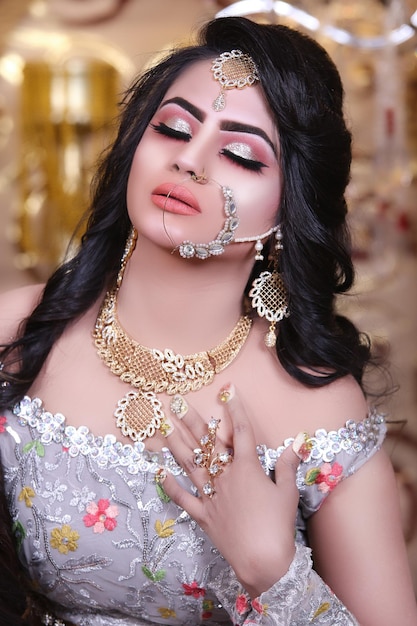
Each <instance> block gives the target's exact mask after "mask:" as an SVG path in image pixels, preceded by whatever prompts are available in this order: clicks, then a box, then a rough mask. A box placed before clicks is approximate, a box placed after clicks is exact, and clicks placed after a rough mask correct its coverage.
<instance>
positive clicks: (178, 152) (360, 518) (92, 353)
mask: <svg viewBox="0 0 417 626" xmlns="http://www.w3.org/2000/svg"><path fill="white" fill-rule="evenodd" d="M218 91H219V89H218V84H217V83H216V82H215V81H214V80H213V79H212V77H211V74H210V71H209V64H208V63H206V62H203V63H198V64H196V65H195V66H192V67H191V68H189V69H188V70H187V71H185V72H184V73H183V75H182V76H181V77H180V78H179V79H178V80H177V81H176V82H175V83H174V84H173V86H172V87H171V89H170V90H169V91H168V93H167V94H166V97H165V98H164V102H166V100H170V99H172V98H183V99H185V100H186V101H187V102H188V103H190V104H191V105H192V106H193V107H197V109H198V110H199V111H200V113H199V115H200V118H201V113H203V114H204V117H203V118H202V119H200V120H198V119H197V118H196V117H195V115H191V114H190V111H189V110H185V109H184V107H183V106H180V105H178V101H176V102H174V103H172V102H170V103H168V104H162V106H161V107H160V109H159V110H158V111H157V113H156V115H155V118H154V119H153V120H152V124H154V125H155V124H158V123H160V122H161V121H163V123H165V124H169V125H170V127H171V129H172V127H174V128H175V129H176V130H178V128H179V124H180V127H181V128H182V129H183V128H184V127H185V126H184V121H185V122H186V123H187V124H189V125H190V126H191V130H192V137H191V138H189V139H187V140H186V139H185V138H184V137H181V138H179V137H178V136H176V137H173V136H166V135H163V134H161V133H160V132H156V131H155V128H154V127H152V126H150V127H149V129H148V130H147V131H146V133H145V136H144V137H143V140H142V142H141V143H140V145H139V147H138V149H137V151H136V154H135V158H134V161H133V165H132V171H131V175H130V178H129V185H128V208H129V214H130V217H131V220H132V222H133V223H134V225H135V226H136V228H137V229H138V231H139V240H138V245H137V247H136V250H135V251H134V253H133V255H132V258H131V260H130V261H129V263H128V266H127V269H126V273H125V277H124V280H123V283H122V287H121V290H120V296H119V301H118V315H119V319H120V321H121V323H122V325H123V327H124V328H125V330H126V331H127V332H128V333H129V334H130V335H131V336H133V337H134V338H135V339H136V340H137V341H139V342H142V343H144V344H145V345H148V346H152V347H160V348H163V347H171V348H172V349H174V350H175V351H177V352H181V353H183V354H188V353H192V352H196V351H199V350H204V349H208V348H210V347H213V346H215V345H217V344H218V343H219V342H220V341H222V340H223V339H224V338H225V337H226V336H227V334H228V333H229V332H230V330H231V329H232V328H233V326H234V325H235V323H236V320H237V319H238V317H239V315H240V306H241V294H242V292H243V289H244V286H245V284H246V281H247V277H248V275H249V272H250V270H251V267H252V265H253V262H254V261H253V259H254V248H253V244H240V245H235V246H229V247H228V248H227V250H226V252H225V254H224V255H222V256H221V257H215V258H211V259H209V260H207V261H204V262H201V261H198V260H184V259H182V258H181V257H179V256H178V255H177V254H172V248H173V244H172V241H174V243H175V244H178V243H179V242H181V241H183V240H184V239H192V240H194V241H203V242H204V241H209V240H210V238H211V237H212V236H213V235H214V234H216V233H217V232H218V231H219V228H220V227H221V226H222V221H223V216H222V209H223V200H222V196H221V194H220V193H219V187H218V184H217V183H220V184H224V185H228V186H230V187H231V188H232V189H233V190H234V192H235V197H236V202H237V205H238V209H239V215H240V218H241V225H240V227H239V231H238V236H249V235H255V234H257V233H259V232H263V231H265V230H267V228H268V227H269V226H270V225H271V224H272V223H273V222H274V219H275V215H276V212H277V208H278V205H279V197H280V189H281V177H280V168H279V157H278V155H279V145H278V135H277V131H276V129H275V128H274V124H273V121H272V119H271V116H270V113H269V111H268V107H267V106H266V104H265V101H264V99H263V95H262V91H261V89H260V87H259V86H255V87H250V88H247V89H245V90H244V91H242V92H241V91H238V90H233V91H231V92H228V94H227V106H226V109H225V110H224V111H223V112H221V113H216V112H214V111H213V110H212V108H211V104H212V102H213V100H214V99H215V97H216V96H217V95H218ZM187 106H188V109H189V108H190V107H189V105H187ZM179 119H180V120H182V121H181V123H179V121H178V120H179ZM226 120H227V121H229V122H233V123H235V124H236V123H239V124H247V125H248V124H250V125H252V126H253V125H254V126H256V127H257V128H258V129H261V130H262V132H263V133H265V134H266V136H267V137H268V138H269V140H270V141H271V143H272V144H273V146H274V148H271V145H270V144H269V142H268V141H266V140H265V139H264V138H263V137H261V136H260V135H259V133H258V135H257V136H256V137H253V136H252V135H253V133H252V132H251V133H247V132H245V133H242V132H237V131H235V130H234V131H230V130H225V124H224V122H225V121H226ZM228 128H229V126H228ZM247 135H250V136H249V137H248V136H247ZM248 141H250V142H251V143H250V147H251V149H252V150H255V148H256V149H257V150H259V151H261V152H262V157H261V156H260V155H259V156H258V155H257V159H259V160H261V161H262V162H265V160H267V163H266V165H267V167H264V168H262V169H261V172H260V173H259V172H256V171H254V170H251V169H247V168H245V167H243V166H242V164H241V163H239V164H237V163H235V162H233V161H232V160H230V158H228V157H227V156H226V155H225V154H224V152H223V150H224V149H225V147H227V146H229V147H230V144H233V143H244V142H248ZM203 171H204V172H205V173H206V175H207V176H208V178H209V180H210V182H209V183H208V184H207V185H198V184H197V183H195V182H194V181H193V180H192V179H191V172H196V173H201V172H203ZM213 181H216V182H213ZM167 182H168V183H172V184H173V186H175V185H178V184H179V185H181V186H184V187H185V188H186V189H187V190H188V191H190V192H191V193H192V194H193V196H194V197H195V198H196V201H197V203H198V207H199V210H197V209H196V207H195V206H194V208H193V210H191V209H190V208H188V209H187V208H184V207H185V206H188V207H190V206H191V205H189V204H187V203H185V204H184V203H182V204H183V205H184V206H183V209H179V208H178V207H179V206H180V205H178V204H177V205H175V203H173V204H172V206H171V210H170V211H168V212H166V211H164V210H163V209H161V206H160V200H156V201H155V199H153V197H152V196H153V195H155V194H153V191H154V190H155V188H158V185H162V184H165V183H167ZM193 202H194V201H193ZM173 206H177V209H175V212H174V211H173ZM178 211H180V212H178ZM164 215H165V219H164ZM167 231H168V234H167ZM284 245H285V241H284ZM39 295H40V287H39V286H35V287H30V288H26V289H24V290H20V291H18V292H12V293H9V294H5V295H4V296H2V298H1V299H0V328H1V333H2V335H3V336H2V337H1V339H3V340H8V339H9V337H10V336H12V335H13V334H14V333H15V332H16V329H17V323H18V321H19V320H21V319H22V318H24V316H25V315H27V314H28V312H29V311H30V310H31V308H32V307H33V304H34V303H35V302H36V300H37V298H38V297H39ZM100 302H101V301H98V302H97V303H95V305H94V306H93V307H92V308H91V309H90V310H89V311H88V312H87V313H86V314H85V315H84V316H83V317H82V318H81V319H79V320H77V321H75V322H74V323H73V324H71V326H70V327H69V328H68V329H67V330H66V332H65V333H64V335H63V336H62V337H61V338H60V339H59V341H57V343H56V344H55V345H54V347H53V350H52V352H51V354H50V356H49V358H48V361H47V363H46V365H45V367H44V369H43V370H42V372H41V374H40V376H39V377H38V378H37V380H36V381H35V383H34V385H33V387H32V389H31V390H30V395H38V396H39V397H41V398H42V399H43V401H44V404H45V406H46V407H47V408H48V410H49V411H52V412H58V411H59V412H62V413H63V414H64V415H65V416H66V418H67V423H69V424H72V425H74V426H80V425H87V426H88V427H89V428H90V430H92V431H93V433H94V434H96V435H104V434H106V433H113V434H115V435H116V436H117V437H118V439H120V440H123V437H122V435H121V433H120V431H119V430H118V429H117V427H116V426H115V423H114V417H113V411H114V407H115V406H116V403H117V401H118V400H120V398H121V397H122V396H123V395H124V394H125V393H126V391H127V387H126V385H125V384H123V383H122V382H121V381H120V380H119V379H118V378H117V377H116V376H114V375H113V374H111V373H110V372H109V370H108V369H107V368H106V367H104V366H103V364H102V362H101V361H100V359H99V358H98V357H97V354H96V350H95V348H94V345H93V342H92V340H91V332H92V329H93V326H94V322H95V319H96V316H97V311H98V308H99V306H100ZM267 328H268V325H267V324H266V323H265V321H264V320H261V319H258V320H256V321H255V322H254V326H253V329H252V331H251V333H250V335H249V338H248V340H247V342H246V344H245V346H244V348H243V349H242V351H241V353H240V354H239V357H238V358H237V359H235V361H233V363H232V364H231V365H230V366H229V367H228V368H226V370H224V371H223V372H221V373H219V374H218V375H216V378H215V381H214V383H213V384H212V385H209V386H206V387H203V388H202V389H201V390H199V391H197V392H194V393H192V394H189V395H188V396H187V401H188V402H189V404H190V409H189V412H188V413H187V415H186V416H185V418H184V419H183V420H181V421H180V420H177V419H175V418H173V419H172V421H173V424H174V431H173V433H172V434H171V435H170V436H169V438H168V439H164V438H162V436H159V435H157V436H155V437H153V438H152V439H150V440H147V441H146V446H147V448H149V449H154V450H156V449H159V448H160V447H161V446H163V445H167V443H168V445H169V447H170V449H171V450H172V452H173V453H174V455H175V457H176V458H177V460H178V461H179V462H180V463H181V464H182V465H183V467H184V468H185V469H186V471H187V472H188V473H189V474H190V478H191V480H192V481H193V483H194V484H195V485H196V486H197V487H198V488H201V486H202V485H203V484H204V482H206V480H207V475H206V472H205V470H203V469H200V468H196V467H195V465H193V464H192V459H193V449H194V448H196V447H197V446H198V441H199V439H200V437H201V436H202V435H203V434H204V433H205V432H207V426H206V424H207V421H208V419H209V418H210V417H211V416H215V417H219V418H221V423H220V428H219V431H218V437H217V445H218V449H219V450H223V449H224V448H225V447H231V448H233V450H234V460H233V463H232V464H230V465H228V466H227V468H226V470H225V471H224V473H223V474H222V475H221V476H219V477H218V478H217V479H216V481H215V487H216V494H215V496H214V497H213V498H211V499H210V498H200V499H196V498H194V497H193V496H191V495H190V494H189V493H187V492H185V491H184V490H183V489H182V488H181V487H180V486H179V484H178V483H177V482H176V481H175V479H174V477H172V476H168V477H167V479H166V481H165V483H164V488H165V490H166V491H167V493H168V494H169V495H170V496H171V497H172V498H173V500H174V501H175V502H177V503H178V504H179V505H180V506H182V507H183V508H184V509H186V510H187V511H188V512H189V513H190V514H191V515H192V517H194V518H195V519H196V521H197V522H198V523H199V524H200V525H201V526H202V528H203V529H204V530H205V531H206V532H207V534H208V535H209V537H210V539H211V540H212V542H213V543H214V544H215V545H216V546H217V547H218V549H219V550H220V551H221V552H222V553H223V554H224V556H225V558H226V559H227V561H228V562H229V563H230V564H231V565H232V567H233V568H234V570H235V572H236V574H237V576H238V578H239V580H240V581H241V583H242V584H243V585H244V587H245V588H246V589H247V590H248V591H249V592H250V594H251V595H252V597H255V596H258V595H259V594H260V593H262V592H263V591H265V590H267V589H268V588H269V587H270V586H271V585H272V584H273V583H274V582H276V581H277V580H278V579H279V578H280V577H281V576H282V575H283V574H284V573H285V572H286V571H287V569H288V566H289V564H290V562H291V560H292V558H293V554H294V545H293V534H294V518H295V513H296V508H297V501H298V493H297V489H296V485H295V472H296V469H297V465H298V459H297V457H296V456H295V454H294V453H293V451H292V450H291V449H288V450H287V451H286V452H285V454H283V455H282V456H281V457H280V459H279V461H278V462H277V466H276V477H277V480H276V483H273V482H272V481H271V480H270V479H269V478H268V477H267V476H266V475H265V474H264V472H263V471H262V469H261V467H260V464H259V461H258V458H257V455H256V444H259V443H264V444H266V445H268V446H269V447H278V446H279V445H281V444H282V441H283V440H284V439H286V438H287V437H293V436H295V435H296V434H297V433H298V432H300V431H307V432H310V433H313V432H314V431H315V430H316V429H317V428H326V429H327V430H334V429H337V428H339V427H341V426H342V425H344V423H345V422H346V420H347V419H354V420H361V419H363V418H364V417H365V415H366V413H367V411H368V407H367V403H366V400H365V398H364V397H363V394H362V391H361V390H360V388H359V386H358V385H357V384H356V382H355V381H354V380H353V379H352V378H351V377H346V378H345V379H342V380H339V381H337V382H335V383H333V384H331V385H329V386H326V387H323V388H318V389H309V388H306V387H303V386H302V385H301V384H300V383H298V382H297V381H295V380H294V379H292V378H290V377H289V376H288V374H287V373H286V372H285V371H284V370H283V369H282V367H281V365H280V364H279V362H278V360H277V358H276V356H275V354H274V352H273V351H269V350H267V349H266V348H265V345H264V343H263V337H264V334H265V332H266V330H267ZM253 372H256V374H257V375H256V376H254V375H253ZM230 382H232V383H233V384H234V385H235V388H236V390H237V391H236V394H235V397H234V398H233V399H232V400H231V401H230V402H229V403H227V404H224V403H221V402H220V401H219V398H218V393H219V391H220V389H221V388H222V387H223V386H224V385H226V384H228V383H230ZM79 398H82V410H80V402H79ZM162 400H163V401H164V402H165V404H166V403H167V401H168V399H167V398H163V397H162ZM86 416H88V418H87V417H86ZM242 477H244V480H242ZM397 500H398V498H397V492H396V486H395V481H394V475H393V471H392V468H391V464H390V463H389V460H388V459H387V456H386V454H385V452H384V451H380V452H378V453H377V454H376V455H375V456H374V457H373V458H372V460H370V461H369V462H368V463H366V464H365V466H364V467H362V468H361V469H360V470H359V471H358V473H357V474H355V475H354V476H352V477H350V478H348V479H347V480H345V481H343V482H342V483H341V484H340V485H338V487H337V488H336V489H335V490H334V491H333V492H332V493H331V495H330V496H329V497H328V498H327V500H326V502H325V503H324V505H323V506H322V507H321V509H320V510H319V511H318V512H317V513H316V514H315V515H313V517H312V519H311V521H310V524H309V536H310V540H311V545H312V547H313V551H314V556H315V568H316V569H317V571H318V573H319V574H320V575H322V576H323V577H324V579H325V580H326V582H327V583H328V584H329V586H330V587H331V588H332V589H333V590H334V591H335V592H336V593H337V595H338V596H339V597H340V598H341V600H342V601H343V602H344V603H345V604H346V606H347V607H348V608H349V610H350V611H351V612H352V613H353V614H354V615H355V616H356V617H357V619H358V620H359V622H360V624H361V626H392V624H401V625H402V626H416V624H417V613H416V607H415V599H414V594H413V590H412V585H411V580H410V575H409V570H408V565H407V557H406V552H405V547H404V541H403V537H402V531H401V522H400V515H399V509H398V506H397ZM248 502H250V506H249V507H248V506H247V503H248ZM260 529H261V532H260Z"/></svg>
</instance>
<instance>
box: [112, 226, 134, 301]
mask: <svg viewBox="0 0 417 626" xmlns="http://www.w3.org/2000/svg"><path fill="white" fill-rule="evenodd" d="M137 238H138V231H137V230H136V228H135V227H134V226H132V228H131V230H130V233H129V236H128V238H127V241H126V246H125V250H124V252H123V256H122V260H121V261H120V269H119V273H118V274H117V279H116V287H117V289H119V287H120V285H121V284H122V280H123V276H124V273H125V270H126V265H127V263H128V261H129V259H130V257H131V256H132V253H133V250H134V249H135V248H136V241H137Z"/></svg>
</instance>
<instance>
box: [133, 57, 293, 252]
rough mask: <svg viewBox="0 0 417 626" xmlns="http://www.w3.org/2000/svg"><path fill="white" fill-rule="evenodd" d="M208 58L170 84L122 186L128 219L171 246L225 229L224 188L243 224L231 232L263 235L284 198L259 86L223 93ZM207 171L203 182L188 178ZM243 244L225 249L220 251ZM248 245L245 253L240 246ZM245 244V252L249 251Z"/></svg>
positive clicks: (272, 135) (276, 152)
mask: <svg viewBox="0 0 417 626" xmlns="http://www.w3.org/2000/svg"><path fill="white" fill-rule="evenodd" d="M210 67H211V61H199V62H196V63H195V64H193V65H192V66H190V67H189V68H187V69H186V70H185V71H184V73H183V74H181V76H180V77H179V78H178V79H177V80H176V81H175V82H174V83H173V84H172V86H171V87H170V88H169V90H168V91H167V93H166V94H165V97H164V98H163V100H162V102H161V105H160V107H159V109H158V110H157V112H156V113H155V115H154V117H153V118H152V120H151V123H150V124H149V126H148V128H147V130H146V131H145V133H144V135H143V137H142V139H141V141H140V143H139V145H138V147H137V149H136V152H135V155H134V158H133V162H132V167H131V171H130V175H129V180H128V187H127V206H128V211H129V216H130V219H131V221H132V223H133V225H134V226H135V227H136V228H137V230H138V232H139V236H140V237H142V238H143V237H145V238H148V239H150V240H152V241H154V242H155V243H156V244H157V245H159V246H162V247H164V248H166V249H168V250H169V251H171V250H172V249H173V248H174V247H176V246H178V245H179V244H180V243H182V242H183V241H184V240H191V241H193V242H195V243H209V242H210V241H212V240H213V239H214V238H215V237H216V235H217V234H218V233H219V231H220V230H221V229H222V227H223V223H224V219H225V216H224V196H223V194H222V191H221V187H222V186H226V187H229V188H230V189H231V190H232V191H233V195H234V199H235V203H236V206H237V214H238V216H239V218H240V224H239V227H238V229H237V231H236V233H235V234H236V237H237V238H240V237H250V236H255V235H258V234H261V233H264V232H266V231H267V230H268V229H269V228H270V227H271V226H272V225H274V223H275V221H276V213H277V209H278V206H279V201H280V195H281V182H282V179H281V171H280V167H279V145H278V133H277V129H276V127H275V125H274V123H273V120H272V118H271V114H270V112H269V109H268V106H267V104H266V102H265V100H264V97H263V94H262V90H261V88H260V87H259V86H258V85H255V86H251V87H245V88H243V89H241V90H239V89H231V90H228V91H226V92H225V95H226V107H225V109H223V111H221V112H216V111H215V110H214V109H213V108H212V103H213V101H214V100H215V98H216V97H217V96H218V95H219V92H220V85H219V83H218V82H217V81H215V80H214V78H213V75H212V73H211V71H210ZM192 173H195V174H197V175H201V174H202V173H204V175H205V176H206V177H207V179H208V183H207V184H204V185H201V184H198V183H197V182H195V181H194V180H193V179H192V178H191V175H192ZM232 248H233V250H234V252H233V254H236V253H237V249H242V247H241V246H237V245H236V246H229V247H228V248H226V252H225V254H232V252H231V250H232ZM244 249H246V250H244ZM248 250H249V245H248V244H247V245H245V246H243V249H242V253H244V254H248Z"/></svg>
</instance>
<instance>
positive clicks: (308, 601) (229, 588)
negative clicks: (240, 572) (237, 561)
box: [208, 544, 359, 626]
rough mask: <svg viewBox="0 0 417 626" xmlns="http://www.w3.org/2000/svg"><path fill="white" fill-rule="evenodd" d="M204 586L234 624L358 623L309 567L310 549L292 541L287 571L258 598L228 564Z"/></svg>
mask: <svg viewBox="0 0 417 626" xmlns="http://www.w3.org/2000/svg"><path fill="white" fill-rule="evenodd" d="M208 587H209V588H210V590H211V591H213V592H214V593H215V594H216V596H217V597H218V598H219V600H220V601H221V602H222V603H223V606H224V607H225V609H226V610H227V612H228V613H229V615H231V617H232V619H233V623H234V624H236V625H237V626H244V625H245V624H247V625H249V624H262V626H276V625H277V624H285V625H286V626H307V624H310V623H312V624H314V625H315V626H359V624H358V622H357V621H356V619H355V618H354V617H353V615H352V614H351V613H350V612H349V611H348V610H347V608H346V607H345V606H344V605H343V604H342V603H341V602H340V600H339V599H338V598H337V597H336V596H335V595H334V594H333V592H332V591H331V590H330V589H329V587H328V586H327V585H326V583H325V582H324V581H323V580H322V579H321V578H320V576H319V575H318V574H317V573H316V572H315V571H314V570H313V569H312V560H311V550H310V548H307V547H305V546H301V545H299V544H296V552H295V556H294V559H293V560H292V562H291V565H290V567H289V569H288V572H287V573H286V574H285V575H284V576H283V577H282V578H281V579H280V580H279V581H278V582H276V583H275V585H273V586H272V587H271V588H270V589H269V590H268V591H266V592H265V593H262V594H261V595H260V596H259V598H255V599H254V600H252V601H251V600H250V598H249V596H248V594H247V593H246V592H245V590H244V589H243V588H242V587H241V585H240V583H239V582H238V581H237V579H236V575H235V573H234V572H233V570H232V568H231V567H228V568H227V569H226V570H224V571H223V572H222V573H221V574H219V576H217V577H216V578H215V579H214V580H213V581H212V582H210V583H209V584H208Z"/></svg>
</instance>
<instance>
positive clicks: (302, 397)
mask: <svg viewBox="0 0 417 626" xmlns="http://www.w3.org/2000/svg"><path fill="white" fill-rule="evenodd" d="M287 397H288V403H289V405H290V406H292V408H293V411H292V416H291V420H292V421H293V420H294V418H295V420H296V423H297V426H300V427H301V428H300V430H304V429H305V430H307V432H309V433H313V432H314V431H315V430H317V429H319V428H324V429H326V430H327V431H330V430H337V429H339V428H341V427H342V426H344V425H345V424H346V422H347V421H348V420H354V421H355V422H360V421H362V420H363V419H365V418H366V416H367V414H368V413H369V405H368V402H367V400H366V398H365V395H364V393H363V391H362V389H361V387H360V385H359V384H358V382H357V381H356V380H355V379H354V378H353V376H345V377H343V378H340V379H338V380H336V381H334V382H333V383H330V384H328V385H324V386H322V387H316V388H311V387H305V386H303V385H300V384H297V383H296V384H291V386H290V389H289V390H288V396H287Z"/></svg>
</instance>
